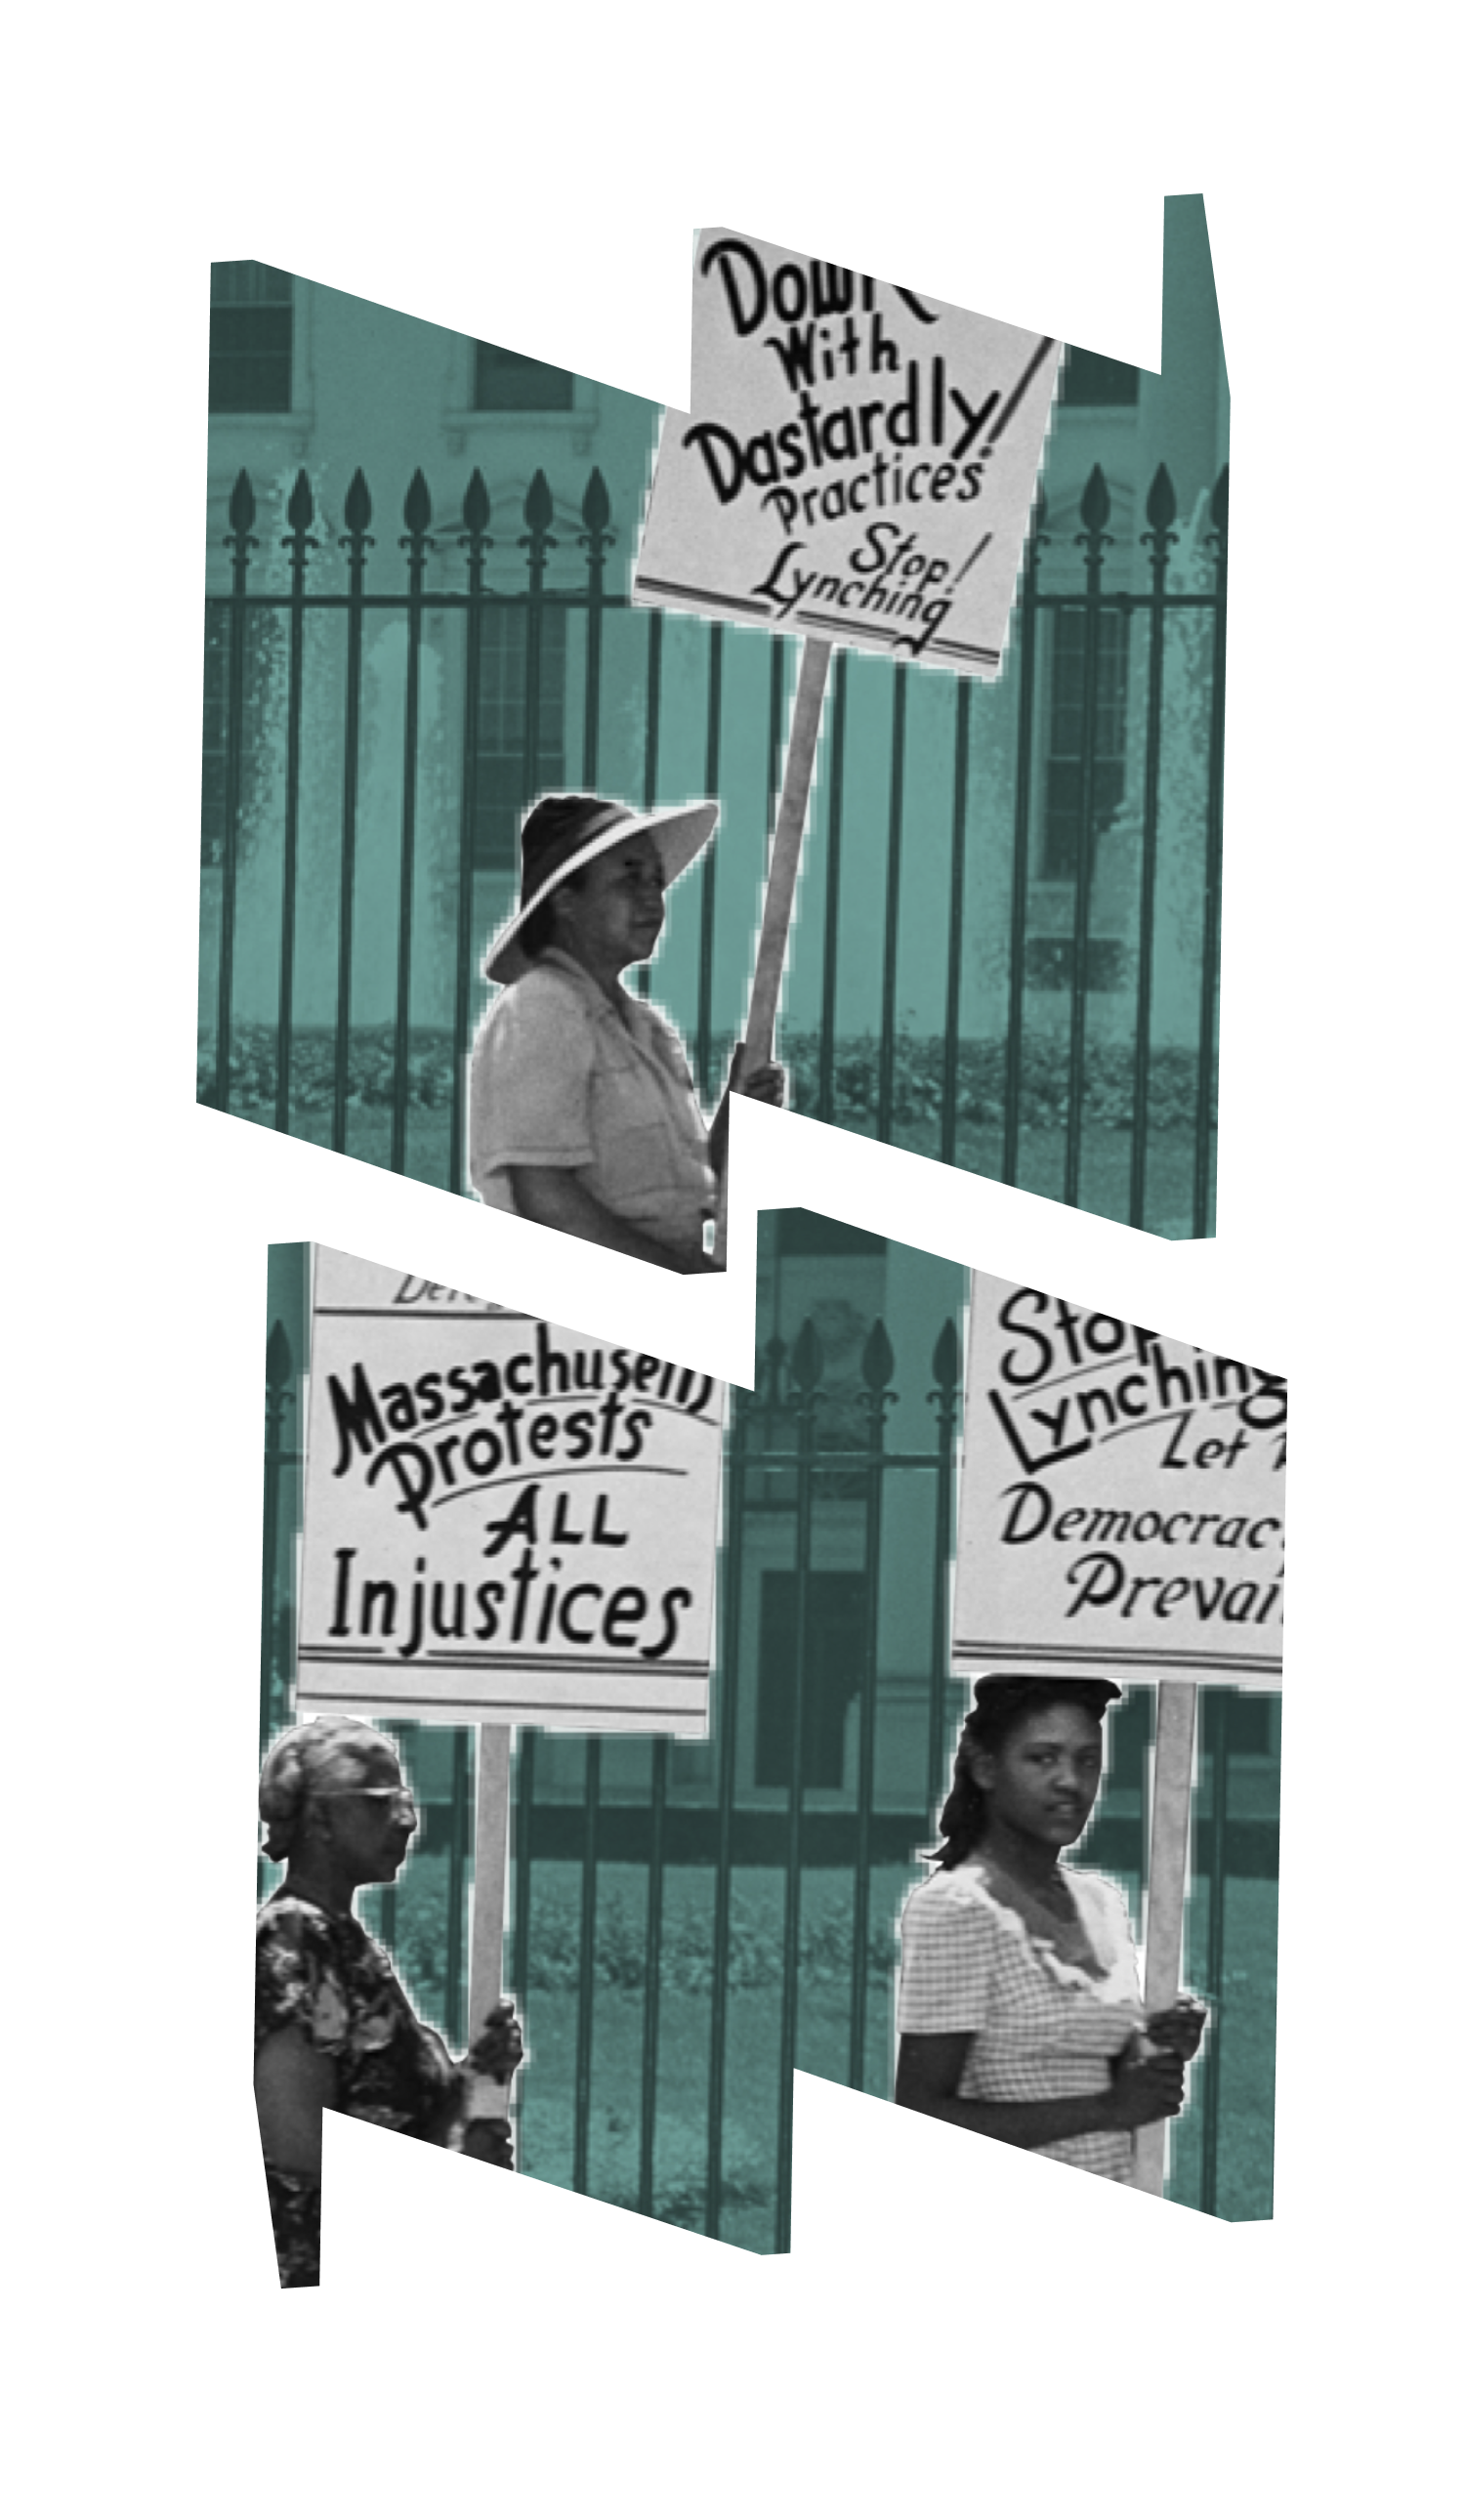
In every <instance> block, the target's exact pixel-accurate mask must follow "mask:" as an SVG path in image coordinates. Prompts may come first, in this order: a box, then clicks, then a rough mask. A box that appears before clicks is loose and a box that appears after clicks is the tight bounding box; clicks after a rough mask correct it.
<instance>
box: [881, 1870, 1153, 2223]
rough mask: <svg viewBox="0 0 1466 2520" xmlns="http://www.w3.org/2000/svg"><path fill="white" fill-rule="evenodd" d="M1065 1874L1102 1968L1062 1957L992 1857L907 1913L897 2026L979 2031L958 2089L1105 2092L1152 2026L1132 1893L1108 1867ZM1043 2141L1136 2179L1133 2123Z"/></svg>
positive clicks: (1047, 2096)
mask: <svg viewBox="0 0 1466 2520" xmlns="http://www.w3.org/2000/svg"><path fill="white" fill-rule="evenodd" d="M1063 1877H1064V1880H1065V1881H1066V1883H1067V1884H1068V1887H1069V1890H1070V1893H1071V1895H1072V1897H1073V1900H1074V1904H1075V1908H1076V1911H1077V1913H1078V1917H1079V1921H1080V1924H1081V1926H1082V1927H1083V1929H1084V1936H1085V1940H1086V1941H1087V1942H1088V1947H1089V1950H1090V1952H1091V1953H1092V1955H1093V1957H1094V1959H1095V1962H1096V1964H1097V1967H1098V1972H1099V1974H1098V1975H1097V1976H1095V1975H1093V1974H1091V1973H1090V1971H1089V1970H1088V1969H1087V1968H1085V1967H1083V1966H1082V1965H1080V1964H1079V1963H1078V1962H1076V1961H1074V1960H1066V1959H1061V1958H1060V1957H1059V1953H1058V1949H1057V1941H1058V1939H1059V1938H1061V1937H1062V1935H1063V1928H1062V1927H1060V1926H1059V1925H1058V1924H1057V1922H1056V1923H1055V1929H1054V1938H1053V1939H1050V1938H1049V1937H1048V1936H1047V1935H1045V1934H1044V1932H1043V1931H1042V1930H1041V1929H1040V1927H1039V1926H1038V1924H1037V1922H1036V1921H1034V1911H1033V1910H1032V1908H1030V1910H1029V1917H1028V1919H1027V1920H1026V1919H1025V1917H1024V1916H1022V1915H1020V1914H1019V1913H1018V1911H1017V1910H1016V1908H1014V1907H1013V1906H1011V1905H1009V1904H1008V1903H1007V1902H1006V1901H1005V1900H1004V1898H1003V1897H1002V1895H1001V1894H1002V1889H1003V1883H1002V1880H1001V1876H1000V1875H999V1874H997V1873H996V1872H995V1871H994V1870H993V1868H991V1867H990V1866H987V1865H985V1864H984V1861H983V1859H982V1856H981V1855H980V1854H979V1855H974V1856H969V1857H968V1859H967V1861H966V1863H965V1864H959V1865H957V1866H956V1867H955V1869H954V1870H953V1871H951V1872H934V1873H933V1874H932V1875H931V1877H930V1878H929V1879H928V1880H926V1881H923V1882H922V1883H921V1884H920V1886H919V1888H917V1889H915V1890H913V1891H912V1893H911V1897H910V1899H909V1900H908V1901H907V1905H906V1910H905V1913H904V1914H903V1916H902V1919H901V1989H900V1994H899V1997H898V2001H897V2012H896V2021H897V2029H898V2031H899V2032H901V2033H902V2034H903V2035H906V2036H910V2037H912V2038H933V2037H940V2036H942V2035H943V2034H947V2035H951V2034H952V2033H954V2032H956V2031H966V2032H967V2033H968V2042H967V2053H966V2057H965V2059H964V2061H963V2065H962V2071H961V2075H960V2078H959V2080H958V2083H957V2087H956V2088H957V2095H958V2097H959V2098H962V2099H970V2100H1056V2099H1067V2098H1071V2097H1078V2096H1080V2095H1083V2094H1088V2093H1091V2092H1104V2091H1107V2090H1108V2089H1109V2086H1110V2066H1111V2062H1112V2060H1113V2059H1114V2058H1116V2057H1118V2056H1119V2055H1121V2054H1122V2053H1123V2051H1124V2050H1125V2048H1128V2047H1129V2045H1130V2043H1131V2041H1132V2039H1133V2037H1134V2036H1135V2035H1136V2033H1137V2032H1139V2031H1140V2030H1141V2029H1142V2028H1143V2026H1144V2019H1145V2015H1144V2010H1143V2007H1142V2005H1141V2002H1140V1989H1139V1982H1138V1979H1137V1977H1136V1973H1135V1953H1134V1945H1133V1941H1132V1939H1131V1929H1130V1914H1129V1911H1128V1909H1127V1907H1126V1903H1125V1897H1124V1894H1123V1892H1122V1891H1121V1890H1120V1889H1119V1888H1118V1887H1117V1886H1116V1884H1115V1883H1114V1882H1113V1881H1107V1880H1105V1879H1104V1877H1103V1876H1102V1875H1101V1874H1100V1873H1097V1872H1086V1871H1081V1870H1079V1869H1078V1868H1073V1869H1071V1868H1069V1867H1068V1866H1065V1867H1064V1875H1063ZM1034 2149H1035V2150H1036V2151H1037V2152H1041V2153H1043V2154H1044V2156H1045V2157H1047V2158H1048V2159H1050V2160H1053V2161H1067V2162H1071V2163H1073V2164H1074V2166H1075V2167H1076V2168H1077V2169H1081V2170H1090V2171H1094V2172H1096V2173H1097V2174H1098V2175H1099V2176H1100V2177H1101V2178H1103V2179H1118V2180H1124V2181H1128V2180H1130V2179H1131V2178H1132V2176H1133V2153H1134V2146H1133V2139H1132V2137H1131V2136H1130V2134H1129V2133H1128V2132H1126V2131H1124V2130H1116V2131H1114V2132H1108V2131H1097V2132H1096V2133H1094V2134H1091V2135H1076V2136H1064V2137H1061V2138H1059V2139H1058V2140H1057V2141H1056V2142H1053V2143H1045V2144H1038V2145H1035V2147H1034Z"/></svg>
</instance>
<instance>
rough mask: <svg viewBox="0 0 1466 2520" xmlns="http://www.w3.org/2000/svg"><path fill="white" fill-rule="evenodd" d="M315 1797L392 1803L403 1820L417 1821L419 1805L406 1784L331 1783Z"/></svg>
mask: <svg viewBox="0 0 1466 2520" xmlns="http://www.w3.org/2000/svg"><path fill="white" fill-rule="evenodd" d="M315 1799H316V1800H317V1802H323V1803H344V1802H368V1803H390V1804H392V1806H393V1807H394V1811H395V1812H396V1813H397V1814H399V1815H400V1817H401V1818H402V1819H403V1820H412V1821H416V1819H417V1817H418V1806H417V1804H416V1803H415V1802H414V1800H413V1798H412V1795H411V1794H410V1793H409V1791H408V1789H407V1787H406V1785H331V1786H329V1787H328V1788H327V1790H326V1792H325V1793H323V1794H317V1796H316V1797H315Z"/></svg>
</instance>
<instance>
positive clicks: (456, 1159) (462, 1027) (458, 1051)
mask: <svg viewBox="0 0 1466 2520" xmlns="http://www.w3.org/2000/svg"><path fill="white" fill-rule="evenodd" d="M489 514H490V508H489V493H488V489H487V487H486V485H485V482H484V477H483V474H482V473H481V472H480V471H479V469H478V467H477V465H476V464H475V466H474V468H473V471H472V473H471V474H470V476H469V480H468V486H467V489H466V491H465V492H464V530H463V532H462V533H461V534H460V535H459V538H458V542H459V549H460V551H463V552H466V554H467V556H468V557H467V573H468V611H467V619H466V623H465V629H464V768H463V807H462V813H461V815H460V819H459V839H458V931H457V947H456V951H457V965H456V968H455V972H454V988H453V1101H452V1105H451V1113H450V1118H449V1124H448V1182H447V1187H448V1189H449V1190H452V1191H462V1190H463V1188H464V1138H465V1124H466V1101H467V1092H468V1071H467V1058H466V1053H467V1048H468V986H469V976H470V966H471V962H472V955H473V859H474V851H475V848H476V845H477V840H478V728H479V708H480V703H481V700H482V697H483V556H484V553H485V552H486V551H489V550H491V549H492V544H491V541H490V536H489Z"/></svg>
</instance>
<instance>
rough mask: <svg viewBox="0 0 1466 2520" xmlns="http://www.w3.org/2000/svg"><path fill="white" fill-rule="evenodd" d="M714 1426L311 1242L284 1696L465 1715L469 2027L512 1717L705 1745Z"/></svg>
mask: <svg viewBox="0 0 1466 2520" xmlns="http://www.w3.org/2000/svg"><path fill="white" fill-rule="evenodd" d="M723 1419H724V1391H723V1386H722V1384H721V1383H718V1382H715V1381H714V1380H713V1378H712V1376H711V1375H709V1374H705V1373H699V1372H697V1371H696V1370H695V1369H694V1368H692V1367H689V1366H681V1365H677V1364H675V1363H672V1362H670V1361H668V1360H666V1359H663V1358H660V1357H654V1356H644V1355H638V1354H637V1353H636V1351H635V1350H633V1349H629V1348H626V1347H621V1346H616V1345H613V1344H611V1343H610V1342H608V1341H605V1340H602V1339H599V1338H595V1337H592V1336H589V1335H587V1334H586V1333H584V1332H582V1331H579V1330H570V1329H558V1328H555V1326H554V1325H553V1324H551V1323H549V1322H542V1321H537V1320H535V1319H533V1318H532V1317H531V1316H530V1315H528V1314H525V1313H520V1312H515V1311H511V1310H510V1309H508V1308H507V1307H505V1306H503V1305H498V1304H492V1303H488V1302H485V1301H484V1300H483V1299H482V1298H481V1297H478V1296H473V1295H465V1294H461V1293H459V1292H457V1291H456V1290H455V1289H454V1288H452V1287H447V1286H438V1285H434V1284H432V1283H429V1282H428V1281H426V1280H423V1279H421V1278H413V1277H404V1276H403V1274H402V1273H401V1272H400V1271H399V1270H392V1269H384V1268H381V1267H379V1266H378V1264H377V1263H375V1262H372V1261H365V1260H356V1259H353V1258H352V1257H350V1255H349V1254H347V1253H345V1252H340V1251H331V1250H326V1249H324V1248H321V1247H319V1246H318V1247H316V1248H315V1249H314V1251H313V1254H312V1271H311V1354H310V1385H309V1402H308V1410H307V1418H306V1446H305V1490H304V1510H303V1518H302V1539H301V1558H300V1616H299V1634H298V1637H297V1642H296V1711H297V1713H298V1714H299V1715H302V1716H309V1715H312V1714H323V1713H326V1712H332V1711H336V1710H339V1709H345V1708H349V1709H350V1710H351V1711H352V1712H353V1713H355V1714H360V1715H363V1716H365V1717H367V1718H368V1719H369V1720H370V1719H373V1718H377V1717H380V1716H390V1717H407V1718H410V1719H415V1720H424V1719H425V1720H426V1721H427V1722H429V1723H434V1722H436V1723H443V1724H463V1723H465V1722H476V1723H477V1725H478V1778H477V1811H476V1823H475V1830H474V1874H473V1930H472V1943H471V1957H470V1968H469V1984H470V2007H469V2034H470V2041H471V2039H472V2037H473V2036H474V2035H475V2034H476V2033H477V2031H478V2030H480V2029H481V2027H482V2025H483V2021H484V2018H485V2016H486V2014H487V2013H489V2012H490V2011H491V2010H492V2009H493V2007H494V2006H495V2004H497V2003H498V2002H499V2001H500V1997H501V1992H502V1988H501V1973H502V1967H503V1949H504V1910H505V1879H506V1868H507V1865H508V1859H509V1823H510V1762H511V1745H512V1731H511V1728H512V1726H514V1725H515V1724H534V1725H537V1726H541V1727H544V1728H547V1729H551V1730H554V1729H558V1730H561V1731H568V1732H573V1733H592V1732H615V1733H629V1732H640V1733H672V1734H675V1735H677V1736H679V1737H681V1738H686V1739H693V1740H699V1739H705V1738H706V1736H707V1729H708V1684H709V1668H710V1664H711V1657H712V1640H713V1580H714V1568H715V1559H716V1545H717V1532H718V1506H719V1481H720V1477H721V1471H722V1458H723ZM502 2096H503V2098H504V2101H505V2106H504V2108H503V2110H502V2111H499V2110H494V2109H490V2110H489V2111H488V2112H487V2113H488V2114H503V2115H508V2091H507V2089H503V2090H502ZM480 2097H481V2099H482V2095H480ZM481 2113H483V2112H482V2111H481Z"/></svg>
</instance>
